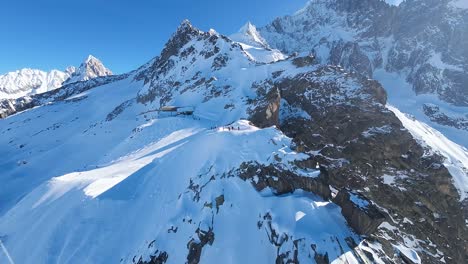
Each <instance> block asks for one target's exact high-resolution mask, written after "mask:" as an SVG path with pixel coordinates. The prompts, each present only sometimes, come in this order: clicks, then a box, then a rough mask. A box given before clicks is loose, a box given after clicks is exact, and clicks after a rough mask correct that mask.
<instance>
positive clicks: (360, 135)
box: [0, 21, 468, 263]
mask: <svg viewBox="0 0 468 264" xmlns="http://www.w3.org/2000/svg"><path fill="white" fill-rule="evenodd" d="M239 41H240V39H238V40H236V41H233V40H231V39H230V38H228V37H226V36H223V35H221V34H219V33H216V32H215V31H214V30H211V31H209V32H202V31H200V30H198V29H196V28H194V27H193V26H192V25H191V24H190V23H189V22H188V21H184V22H183V23H182V24H181V25H180V27H179V28H178V29H177V31H176V33H175V34H174V35H173V36H172V37H171V39H170V40H169V41H168V42H167V44H166V45H165V47H164V49H163V50H162V52H161V54H160V55H159V56H158V57H156V58H154V59H153V60H151V61H150V62H148V63H147V64H146V65H144V66H142V67H140V68H139V69H137V70H135V71H133V72H131V73H129V74H126V75H120V76H114V77H103V78H97V79H93V80H90V81H86V82H80V83H75V84H70V85H66V86H64V87H62V88H60V89H58V90H57V92H56V94H54V95H52V94H51V95H50V97H48V98H49V99H45V98H44V100H46V101H47V100H49V101H47V103H44V102H45V101H43V102H42V103H40V104H38V106H39V107H36V108H33V109H30V110H28V111H24V112H22V113H19V114H16V115H12V116H9V117H7V118H6V119H3V120H0V135H1V137H0V146H2V147H1V148H0V155H1V156H2V157H4V158H3V159H2V160H1V161H0V168H1V169H2V174H0V182H1V183H2V185H0V201H1V203H0V239H1V241H2V242H3V244H4V245H5V248H6V249H7V250H8V252H9V253H10V255H11V258H12V259H14V260H15V261H16V262H17V263H184V262H185V263H220V262H223V263H224V262H230V263H273V262H274V263H441V262H445V263H462V262H463V261H464V260H465V259H466V258H467V257H468V249H467V248H466V245H467V244H468V230H467V226H466V223H467V222H466V221H467V213H468V211H467V207H466V206H467V204H466V201H467V200H466V197H467V194H468V186H467V184H466V182H467V176H466V168H464V166H466V165H467V164H466V160H468V158H467V157H468V155H467V152H466V149H463V148H461V147H460V146H458V145H456V144H455V143H452V142H451V141H449V140H448V139H446V138H445V137H444V136H443V135H440V136H437V137H436V138H434V139H433V140H432V141H424V139H427V138H426V137H425V136H424V135H425V134H426V133H427V134H430V133H433V132H434V131H432V130H430V128H428V127H425V126H424V125H422V124H419V123H416V122H415V121H414V120H411V119H410V118H408V117H407V116H405V115H404V114H401V113H400V112H399V111H398V110H397V109H394V108H391V107H387V106H386V101H387V94H386V92H385V90H384V89H383V88H382V86H381V85H380V84H379V83H378V82H377V81H374V80H372V79H368V78H367V77H364V76H362V75H360V74H357V73H351V72H348V71H346V70H345V69H343V68H341V67H339V66H330V65H321V64H319V61H318V60H316V59H315V58H314V57H313V56H300V55H297V56H291V57H289V58H284V59H282V60H280V61H276V62H274V61H270V62H268V63H261V62H259V61H258V60H257V59H256V58H255V56H253V55H252V54H251V53H249V52H248V50H245V49H244V47H245V45H249V44H245V43H239ZM251 44H252V43H251ZM264 48H265V47H264ZM50 98H52V99H50ZM163 106H175V107H179V110H177V112H172V113H166V112H162V111H159V109H161V107H163ZM192 111H193V115H191V113H192ZM440 144H442V145H448V146H450V147H451V149H450V150H451V151H446V150H444V149H443V148H439V146H440ZM453 153H455V154H453ZM457 153H458V154H457ZM25 249H27V250H28V254H24V252H25ZM4 257H5V256H4V255H0V260H3V259H2V258H4Z"/></svg>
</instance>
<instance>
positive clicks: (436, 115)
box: [423, 104, 468, 130]
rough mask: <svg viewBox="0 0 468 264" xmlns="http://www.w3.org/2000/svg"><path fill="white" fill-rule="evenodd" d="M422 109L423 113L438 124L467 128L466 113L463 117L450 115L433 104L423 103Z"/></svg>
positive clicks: (467, 116)
mask: <svg viewBox="0 0 468 264" xmlns="http://www.w3.org/2000/svg"><path fill="white" fill-rule="evenodd" d="M423 111H424V114H425V115H427V116H428V117H429V118H430V119H431V120H432V121H434V122H436V123H438V124H441V125H445V126H451V127H455V128H458V129H463V130H468V114H467V115H466V116H464V117H463V116H462V117H460V116H458V117H452V116H449V115H448V114H446V113H444V112H443V111H442V110H441V109H440V107H438V106H437V105H434V104H424V105H423Z"/></svg>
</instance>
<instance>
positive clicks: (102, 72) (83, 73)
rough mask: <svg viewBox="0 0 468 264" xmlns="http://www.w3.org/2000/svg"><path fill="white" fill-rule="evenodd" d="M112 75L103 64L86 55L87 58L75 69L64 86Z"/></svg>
mask: <svg viewBox="0 0 468 264" xmlns="http://www.w3.org/2000/svg"><path fill="white" fill-rule="evenodd" d="M108 75H112V71H111V70H109V69H108V68H106V67H105V66H104V64H103V63H102V62H101V61H100V60H99V59H97V58H96V57H94V56H93V55H88V57H87V58H86V59H85V60H84V62H83V63H81V65H80V67H79V68H78V69H76V70H75V71H74V72H73V73H72V74H71V76H70V78H69V79H68V80H66V81H65V82H64V84H69V83H74V82H79V81H87V80H90V79H93V78H96V77H101V76H108Z"/></svg>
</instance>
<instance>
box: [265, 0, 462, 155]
mask: <svg viewBox="0 0 468 264" xmlns="http://www.w3.org/2000/svg"><path fill="white" fill-rule="evenodd" d="M460 3H466V1H453V0H407V1H403V2H402V3H401V4H399V5H398V6H394V5H388V4H387V3H386V2H385V1H381V0H326V1H325V0H311V1H310V2H309V3H308V4H307V6H306V7H304V8H303V9H302V10H300V11H298V12H297V13H295V14H294V15H292V16H286V17H281V18H278V19H275V20H274V21H273V22H272V23H271V24H269V25H267V26H265V27H262V28H260V29H259V32H260V34H261V36H262V37H263V39H265V40H266V41H267V43H268V44H269V45H270V46H271V47H273V48H277V49H279V50H281V51H283V52H284V53H286V54H291V53H293V52H305V53H312V54H313V55H314V56H316V57H317V59H318V60H319V61H320V63H325V64H334V65H341V66H343V67H344V68H346V69H347V70H350V71H356V72H359V73H361V74H364V75H366V76H369V77H372V78H375V79H377V80H378V81H380V82H381V83H382V84H383V85H384V87H385V89H386V90H387V92H388V94H389V102H390V103H391V104H393V105H395V106H397V107H398V108H399V109H401V110H403V111H404V112H407V113H410V114H412V115H414V116H416V117H417V118H418V119H420V120H422V121H424V122H426V123H429V124H430V125H431V126H433V127H435V128H437V129H438V130H440V131H442V132H443V133H444V134H445V135H447V136H449V137H450V138H451V139H452V140H455V141H456V142H457V143H459V144H462V145H464V146H468V140H467V139H468V129H467V128H466V127H461V126H460V125H459V123H464V122H468V116H467V113H468V86H467V84H468V74H467V72H468V64H467V62H468V48H467V47H468V37H467V36H468V31H467V30H468V9H465V8H462V6H463V4H460ZM431 105H437V106H438V113H437V114H436V115H434V114H433V111H429V106H431ZM441 117H442V118H441Z"/></svg>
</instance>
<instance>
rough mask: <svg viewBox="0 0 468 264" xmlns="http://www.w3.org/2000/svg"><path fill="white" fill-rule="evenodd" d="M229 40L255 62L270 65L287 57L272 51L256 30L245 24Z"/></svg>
mask: <svg viewBox="0 0 468 264" xmlns="http://www.w3.org/2000/svg"><path fill="white" fill-rule="evenodd" d="M229 38H230V39H232V40H234V41H236V42H238V43H239V44H240V45H241V46H242V48H243V49H244V51H245V52H246V53H247V54H248V55H249V56H250V57H251V58H252V59H253V60H255V61H257V62H262V63H270V62H275V61H279V60H284V59H285V58H286V57H287V56H286V55H284V54H283V53H281V51H279V50H277V49H272V48H270V46H269V45H268V43H267V42H266V41H265V40H264V39H263V38H262V36H260V33H258V31H257V28H256V27H255V26H254V25H253V24H251V23H250V22H247V23H246V24H245V25H244V26H243V27H242V28H240V29H239V31H238V32H237V33H235V34H232V35H231V36H229Z"/></svg>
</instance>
